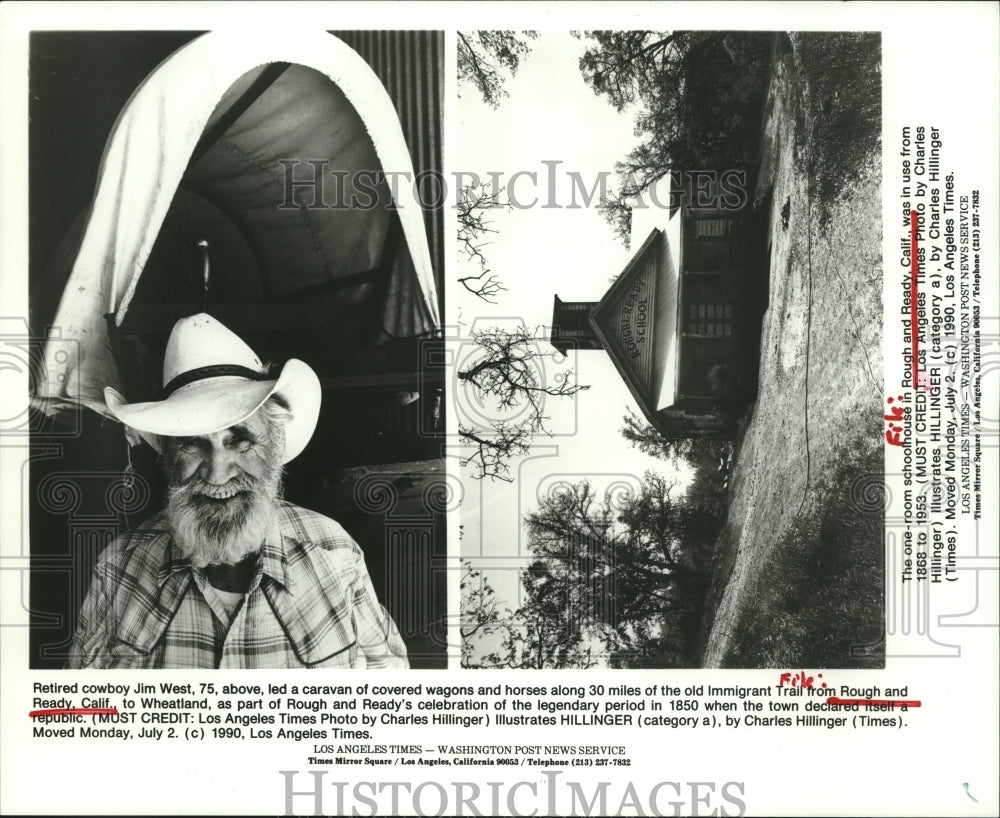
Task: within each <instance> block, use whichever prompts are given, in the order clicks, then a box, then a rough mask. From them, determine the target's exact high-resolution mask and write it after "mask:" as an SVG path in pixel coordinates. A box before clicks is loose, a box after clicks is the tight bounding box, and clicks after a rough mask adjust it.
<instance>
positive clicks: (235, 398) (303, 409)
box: [104, 313, 322, 463]
mask: <svg viewBox="0 0 1000 818" xmlns="http://www.w3.org/2000/svg"><path fill="white" fill-rule="evenodd" d="M163 394H164V396H165V397H164V399H163V400H160V401H147V402H145V403H129V402H128V401H127V400H125V398H124V397H123V396H122V395H121V393H119V392H117V391H116V390H114V389H112V388H111V387H110V386H109V387H107V388H105V390H104V400H105V402H106V403H107V405H108V409H109V410H110V412H111V414H112V415H114V416H115V417H116V418H117V419H118V420H120V421H121V422H122V423H124V424H125V425H126V426H129V427H131V428H132V429H135V431H136V432H138V433H139V434H140V435H141V436H142V438H143V439H144V440H145V441H146V442H147V443H149V445H150V446H152V447H153V448H154V449H156V451H160V441H159V436H160V435H167V436H170V437H189V436H191V435H207V434H212V433H213V432H219V431H222V430H223V429H228V428H229V427H230V426H234V425H236V424H238V423H242V422H243V421H244V420H246V419H247V418H248V417H250V415H252V414H253V413H254V412H256V411H257V410H258V409H259V408H260V407H261V406H262V405H263V404H264V402H265V401H266V400H267V399H268V398H269V397H271V396H272V395H277V396H279V397H281V398H282V399H283V400H284V401H285V402H286V403H287V404H288V409H289V411H290V412H291V415H292V417H291V419H290V420H289V421H288V423H287V424H286V425H285V454H284V457H283V458H282V462H283V463H287V462H289V461H290V460H292V459H293V458H295V457H296V456H298V455H299V454H300V453H301V452H302V450H303V449H304V448H305V447H306V444H307V443H308V442H309V439H310V438H311V437H312V434H313V432H314V431H315V429H316V421H317V420H318V418H319V405H320V401H321V399H322V389H321V387H320V384H319V378H318V377H317V376H316V373H315V372H314V371H313V370H312V368H311V367H310V366H309V365H308V364H306V363H304V362H303V361H300V360H298V359H296V358H291V359H290V360H289V361H288V362H287V363H286V364H285V365H284V366H283V367H282V369H281V373H280V374H279V375H278V377H277V379H272V378H270V377H269V376H268V374H267V371H266V369H265V367H264V365H263V364H262V363H261V361H260V358H258V357H257V355H256V354H255V353H254V351H253V350H252V349H250V347H249V346H247V345H246V344H245V343H244V342H243V340H242V339H241V338H240V337H239V336H237V335H236V334H235V333H234V332H233V331H232V330H230V329H229V328H228V327H226V326H224V325H223V324H221V323H220V322H219V321H217V320H216V319H215V318H213V317H212V316H211V315H207V314H205V313H199V314H198V315H192V316H189V317H187V318H182V319H181V320H180V321H178V322H177V323H176V324H174V328H173V330H171V332H170V339H169V340H168V341H167V351H166V353H165V354H164V356H163Z"/></svg>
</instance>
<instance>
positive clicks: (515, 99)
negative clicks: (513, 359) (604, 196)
mask: <svg viewBox="0 0 1000 818" xmlns="http://www.w3.org/2000/svg"><path fill="white" fill-rule="evenodd" d="M585 48H586V41H581V40H578V39H575V38H574V37H572V36H571V35H570V34H569V33H568V32H543V33H541V35H540V37H539V38H538V39H537V40H535V41H533V42H532V51H531V53H530V54H529V55H528V56H527V57H526V58H525V59H524V60H523V61H522V63H521V66H520V68H519V70H518V72H517V74H516V75H515V76H514V77H513V78H508V80H507V82H506V84H505V88H506V90H507V92H508V97H507V98H506V99H504V100H503V101H502V102H501V103H500V106H499V107H498V108H497V109H496V110H494V109H492V108H490V107H489V106H487V105H486V104H485V103H483V102H482V100H481V99H480V97H479V95H478V93H477V92H476V90H475V89H474V88H472V87H471V86H469V85H466V84H460V86H459V92H460V94H461V99H460V101H459V106H458V108H459V134H460V143H459V145H458V161H459V162H460V166H461V169H462V170H463V171H469V172H476V173H478V174H480V176H482V177H486V175H487V174H488V173H489V172H491V171H497V172H501V173H502V174H503V179H504V181H505V182H506V183H507V184H508V193H511V192H512V193H513V197H514V198H515V199H516V200H517V201H518V203H519V204H520V205H521V206H520V207H515V208H514V209H513V210H512V211H510V212H506V211H503V210H495V211H493V212H492V213H491V219H492V224H491V229H493V230H495V231H497V232H496V233H495V234H493V235H491V236H490V237H489V239H490V244H489V245H488V246H487V247H486V248H485V253H486V255H487V258H488V260H489V263H490V267H491V269H492V270H493V272H495V273H497V274H498V275H499V276H500V278H501V279H502V281H503V284H504V286H505V287H507V291H506V292H502V293H500V295H499V296H498V297H497V298H496V302H497V303H496V304H495V305H490V304H486V303H484V302H483V301H482V300H480V299H477V298H475V297H474V296H471V295H468V294H466V293H464V291H462V290H461V288H459V292H460V293H462V295H461V296H460V298H459V319H460V329H461V331H462V333H463V337H467V336H468V334H469V333H470V332H472V331H474V330H476V329H485V328H487V327H492V326H498V325H509V324H511V323H520V322H522V321H523V322H524V323H525V324H527V326H528V327H530V328H532V329H535V328H537V327H542V326H544V327H545V328H546V330H545V331H544V335H542V337H547V335H548V331H547V328H548V327H549V326H550V325H551V323H552V303H553V296H554V295H556V294H558V295H559V296H560V298H562V299H563V300H573V301H577V300H579V301H590V300H593V301H597V300H599V299H600V298H601V296H603V295H604V293H605V292H606V290H607V289H608V287H609V286H610V283H611V279H612V278H613V277H614V276H616V275H617V274H618V273H620V272H621V271H622V270H623V269H624V267H625V265H626V264H627V262H628V261H629V259H630V258H631V253H630V251H629V250H628V249H626V248H625V247H624V245H623V244H621V243H620V242H619V241H618V240H617V239H616V238H615V236H614V233H613V231H612V228H611V227H610V225H608V224H607V223H606V222H605V221H604V219H603V218H602V216H601V215H600V213H599V212H598V211H597V207H596V205H597V202H596V199H595V201H594V202H593V203H592V205H591V207H589V208H585V207H582V206H580V207H576V208H571V207H568V206H567V205H569V204H570V202H571V199H572V193H573V187H574V185H573V183H572V181H571V179H570V177H569V175H568V174H569V172H576V173H578V174H579V175H580V177H581V179H582V180H584V182H585V184H586V187H587V188H588V189H590V188H591V186H592V185H593V184H594V181H595V180H596V179H597V178H598V174H599V173H601V172H605V173H607V174H608V176H609V181H613V178H614V177H613V173H612V171H613V169H614V164H615V162H616V161H618V160H620V159H622V158H624V157H625V156H626V154H627V153H628V152H629V150H630V149H631V148H632V147H633V146H634V145H635V143H636V137H635V136H634V134H633V115H632V114H630V113H625V114H619V113H617V112H616V111H615V109H614V108H613V107H612V106H611V105H610V104H609V103H608V102H607V101H606V100H605V98H603V97H598V96H596V95H595V94H594V93H593V91H592V90H591V89H590V88H589V87H588V86H587V85H586V84H585V83H584V81H583V77H582V75H581V73H580V70H579V67H578V61H579V58H580V56H581V55H582V53H583V51H584V49H585ZM557 161H558V162H560V164H558V165H556V164H552V163H555V162H557ZM544 162H549V163H550V164H549V165H546V164H543V163H544ZM517 171H527V172H534V173H535V174H536V179H537V184H535V183H534V182H532V180H531V178H530V177H528V176H526V175H522V176H521V177H518V178H516V179H514V180H513V190H512V191H511V190H510V180H511V178H512V175H513V174H515V173H516V172H517ZM553 171H554V176H555V179H556V185H555V187H554V189H551V190H550V188H549V187H548V184H547V179H548V178H549V176H550V175H553ZM536 196H537V197H538V200H539V201H538V202H537V204H536V205H535V206H529V205H530V204H531V202H532V200H533V199H534V198H535V197H536ZM576 201H577V204H581V197H580V194H579V193H577V194H576ZM550 203H555V204H557V205H562V206H560V207H543V206H542V205H545V204H550ZM640 243H641V242H640ZM634 244H635V247H634V249H638V243H634ZM545 349H549V347H548V346H547V345H545ZM471 352H472V350H471V349H465V350H464V351H463V350H460V351H459V353H458V358H457V364H458V365H459V366H461V363H462V360H463V357H464V355H469V354H471ZM567 365H572V366H573V368H574V369H575V372H576V379H577V381H578V382H579V383H581V384H587V385H589V387H590V388H589V389H588V390H586V391H582V392H579V393H577V394H576V395H575V396H573V397H571V398H561V399H553V400H551V401H549V403H548V404H547V406H546V409H547V413H548V414H549V415H550V421H549V423H548V428H549V429H550V430H551V431H552V432H553V437H551V438H549V437H545V436H539V437H536V439H535V443H534V445H533V446H532V450H531V453H530V455H528V456H527V457H524V458H519V459H515V460H514V461H512V466H511V474H512V475H513V476H514V478H515V479H514V482H513V483H503V482H500V481H490V480H482V481H477V480H473V479H469V472H468V471H466V472H465V473H464V474H463V482H464V485H465V498H464V501H463V511H462V521H463V526H464V532H463V540H462V546H461V552H462V555H463V557H467V558H472V559H473V561H474V564H475V566H476V567H477V568H479V569H481V570H483V572H484V575H486V577H487V578H488V580H489V581H490V583H491V585H493V587H494V588H495V589H496V591H497V593H498V596H500V597H501V598H502V599H503V600H504V601H505V602H506V603H507V604H509V605H510V606H511V607H512V608H513V607H516V605H517V594H518V591H519V583H518V571H519V570H520V569H521V568H522V567H523V566H524V565H525V561H526V555H527V550H526V546H527V538H526V535H525V532H524V530H523V527H522V524H521V521H522V519H523V518H524V516H525V515H526V514H528V513H530V512H531V511H533V510H535V509H536V508H537V507H538V498H539V497H542V496H545V495H546V494H547V493H549V492H550V491H552V490H553V488H554V487H555V486H557V485H558V484H560V483H570V484H572V483H577V482H579V481H580V480H583V479H588V480H590V482H591V484H592V485H593V486H594V488H595V490H597V491H598V492H599V493H600V494H601V495H603V494H604V492H605V491H610V492H611V497H612V498H615V497H620V496H622V492H628V491H635V490H636V489H637V488H638V486H639V484H640V482H641V479H642V475H643V473H644V472H645V471H646V470H650V469H651V470H654V471H658V472H660V473H662V474H667V473H669V471H670V467H669V465H668V464H667V463H665V462H664V461H662V460H658V459H654V458H650V457H648V456H646V455H644V454H642V453H641V452H639V451H637V450H636V449H634V448H633V447H632V446H630V445H629V443H628V442H627V441H625V439H624V438H622V436H621V434H620V432H619V429H620V428H621V426H622V418H623V416H624V415H625V414H626V413H627V411H628V410H629V409H631V410H632V411H634V412H636V413H637V414H640V413H639V409H638V406H637V405H636V404H635V402H634V400H633V399H632V397H631V395H630V393H629V391H628V388H627V387H626V386H625V383H624V381H623V380H622V379H621V377H620V376H619V375H618V372H617V370H616V369H615V368H614V365H613V364H612V363H611V359H610V357H609V356H608V355H607V353H606V352H604V351H603V350H586V351H580V352H578V353H576V355H575V360H574V359H573V358H572V357H571V359H570V361H568V362H567V364H564V365H563V366H562V367H559V368H560V369H562V368H565V366H567ZM552 366H553V368H556V367H555V365H554V364H553V365H552ZM461 389H462V387H459V390H460V391H461ZM457 404H458V405H457V414H458V420H459V422H460V423H461V422H463V419H465V418H473V419H474V418H475V417H476V416H477V415H478V414H479V413H478V412H477V407H476V405H475V403H474V396H473V395H465V396H464V397H463V395H462V394H459V395H458V397H457Z"/></svg>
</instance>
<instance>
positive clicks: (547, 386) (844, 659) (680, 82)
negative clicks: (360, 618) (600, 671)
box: [457, 30, 885, 669]
mask: <svg viewBox="0 0 1000 818" xmlns="http://www.w3.org/2000/svg"><path fill="white" fill-rule="evenodd" d="M458 53H459V64H458V69H459V94H460V100H459V107H460V110H461V113H462V118H461V122H460V132H461V134H462V137H461V151H462V158H463V167H468V168H469V169H470V171H471V170H474V169H480V172H481V174H482V176H481V178H482V181H481V182H480V184H479V187H477V188H471V187H470V188H468V193H469V196H468V198H467V200H466V201H467V202H468V204H469V207H468V209H467V210H463V211H460V216H462V217H463V219H464V222H463V223H462V224H461V225H460V229H463V230H464V231H465V232H464V238H465V242H464V243H463V244H462V246H461V247H460V251H464V259H463V261H464V264H465V268H466V269H467V270H468V272H467V273H465V275H466V279H463V281H469V282H474V283H475V284H476V285H479V286H478V289H474V288H471V287H468V286H467V287H466V290H465V291H464V292H462V291H460V296H461V301H460V308H461V311H462V321H463V322H464V324H465V325H466V326H467V327H468V329H467V332H468V334H469V337H470V339H472V340H471V342H470V347H471V349H470V351H469V352H468V354H467V355H466V356H465V358H462V359H460V361H459V364H458V366H459V370H458V372H457V379H458V383H459V386H458V390H459V392H458V396H457V400H458V401H459V405H460V406H462V405H463V404H464V405H465V406H467V407H469V408H468V411H467V412H466V413H465V415H461V414H460V416H459V418H458V423H459V428H460V435H461V437H462V442H463V444H465V445H466V450H465V452H464V454H465V457H464V461H463V462H464V466H465V471H464V475H466V476H467V478H468V479H469V480H470V481H479V484H480V486H479V488H478V489H477V490H476V491H475V492H469V494H470V495H473V496H474V497H475V498H476V501H474V502H470V503H467V504H466V505H465V507H464V508H463V515H464V517H463V521H464V526H463V538H462V546H461V547H462V555H463V558H464V559H465V573H464V575H463V588H462V592H463V595H462V604H463V611H462V629H463V639H464V643H463V664H464V665H465V666H467V667H477V668H489V667H492V668H497V667H510V668H539V669H540V668H586V667H594V668H600V667H613V668H642V667H662V668H670V667H743V668H758V667H798V666H800V665H801V666H808V667H820V668H826V667H833V668H847V667H858V668H861V667H881V666H883V664H884V645H883V644H882V636H881V634H882V633H883V622H884V617H883V607H884V601H885V597H884V588H883V585H884V558H883V545H882V528H883V516H884V511H883V507H884V503H883V497H882V491H883V483H884V478H883V471H884V467H883V454H882V453H883V444H884V439H883V437H882V429H881V421H880V418H879V415H880V414H881V412H880V409H881V395H882V392H883V378H882V331H881V320H880V316H881V311H882V287H883V275H882V261H881V245H882V232H881V229H880V222H879V214H880V210H881V129H882V107H881V106H882V98H881V87H882V85H881V40H880V35H879V34H878V33H866V32H845V33H836V32H816V33H808V32H788V33H786V32H762V31H752V32H738V31H737V32H727V31H700V32H699V31H685V32H671V31H655V30H651V31H584V32H573V33H571V32H563V33H556V32H536V31H519V32H503V31H471V32H460V33H459V49H458ZM528 122H532V123H544V125H543V126H542V127H536V128H525V127H524V124H525V123H528ZM482 133H495V134H498V136H497V138H495V139H493V140H491V141H489V142H484V141H483V140H481V139H480V138H479V135H480V134H482ZM477 271H479V272H478V275H477ZM489 287H492V289H487V288H489ZM488 316H496V318H495V319H494V318H492V317H488ZM463 329H464V327H463Z"/></svg>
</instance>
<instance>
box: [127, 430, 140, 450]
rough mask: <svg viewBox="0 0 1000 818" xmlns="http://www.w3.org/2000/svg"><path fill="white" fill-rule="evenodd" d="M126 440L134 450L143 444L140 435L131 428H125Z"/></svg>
mask: <svg viewBox="0 0 1000 818" xmlns="http://www.w3.org/2000/svg"><path fill="white" fill-rule="evenodd" d="M125 439H126V440H127V441H128V445H129V446H130V447H132V448H135V447H136V446H138V445H139V444H140V443H142V438H141V437H139V433H138V432H137V431H136V430H135V429H133V428H132V427H131V426H126V427H125Z"/></svg>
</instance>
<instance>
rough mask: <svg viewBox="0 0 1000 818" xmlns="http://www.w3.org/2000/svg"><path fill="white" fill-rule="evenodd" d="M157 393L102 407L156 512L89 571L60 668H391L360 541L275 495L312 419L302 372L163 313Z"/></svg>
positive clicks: (227, 335) (313, 397)
mask: <svg viewBox="0 0 1000 818" xmlns="http://www.w3.org/2000/svg"><path fill="white" fill-rule="evenodd" d="M163 383H164V387H163V392H164V395H165V397H164V399H163V400H161V401H154V402H148V403H138V404H130V403H128V402H127V401H126V400H125V399H124V398H123V397H122V396H121V395H120V394H118V393H117V392H116V391H115V390H113V389H110V388H108V389H106V390H105V399H106V402H107V404H108V408H109V410H110V412H111V413H112V414H113V415H114V416H115V417H116V418H117V419H118V420H120V421H121V422H122V423H123V424H125V426H126V427H128V428H130V429H132V430H134V431H135V432H137V433H138V434H139V435H140V436H141V437H143V438H144V439H145V440H146V441H147V442H148V443H149V444H150V445H152V446H153V448H154V449H156V450H157V451H158V452H159V453H160V455H161V458H162V461H163V465H164V467H165V469H166V473H167V479H168V499H167V507H166V509H165V510H164V511H162V512H160V513H158V514H155V515H153V516H152V517H151V518H150V519H148V520H147V521H146V522H144V523H143V524H142V525H140V526H138V527H137V528H135V529H133V530H132V531H129V532H128V533H126V534H124V535H123V536H121V537H120V538H118V540H116V541H115V542H114V543H113V544H112V545H111V546H109V547H108V548H107V549H106V550H105V551H104V553H103V554H101V557H100V560H99V562H98V565H97V567H96V568H95V571H94V578H93V581H92V583H91V586H90V591H89V592H88V594H87V598H86V600H85V601H84V604H83V608H82V610H81V612H80V621H79V626H78V630H77V633H76V637H75V639H74V642H73V647H72V649H71V655H70V661H69V666H70V667H73V668H79V667H93V668H213V667H214V668H218V667H221V668H286V667H341V668H348V667H352V668H353V667H406V666H407V662H406V649H405V647H404V646H403V643H402V640H401V639H400V636H399V632H398V631H397V629H396V626H395V624H394V623H393V621H392V619H391V618H390V617H389V615H388V613H387V612H386V611H385V609H384V608H382V607H381V606H380V605H379V603H378V601H377V599H376V597H375V592H374V590H373V588H372V583H371V579H370V578H369V576H368V571H367V569H366V568H365V564H364V558H363V555H362V553H361V549H360V548H359V547H358V546H357V544H356V543H355V542H354V541H353V540H352V539H351V538H350V537H349V536H348V534H347V533H346V532H345V531H344V529H343V528H342V527H341V526H340V525H339V524H338V523H336V522H334V521H333V520H330V519H328V518H326V517H323V516H322V515H320V514H317V513H315V512H313V511H308V510H306V509H303V508H299V507H298V506H294V505H292V504H290V503H287V502H284V501H282V499H281V473H282V465H283V464H284V463H287V462H288V461H289V460H291V459H292V458H294V457H295V456H296V455H298V454H299V453H300V452H301V451H302V450H303V449H304V448H305V446H306V444H307V443H308V441H309V438H310V437H311V436H312V433H313V431H314V429H315V427H316V421H317V418H318V416H319V404H320V396H321V390H320V385H319V380H318V378H317V377H316V374H315V373H314V372H313V371H312V369H311V368H310V367H309V366H308V365H306V364H305V363H303V362H302V361H298V360H295V359H292V360H290V361H288V362H287V363H286V364H285V366H284V367H283V368H282V370H281V373H280V375H279V376H278V378H277V379H272V378H269V377H268V375H267V374H266V372H265V368H264V366H263V365H262V364H261V362H260V359H258V358H257V356H256V355H255V354H254V352H253V350H251V349H250V347H248V346H247V345H246V344H245V343H244V342H243V341H242V340H241V339H240V338H238V337H237V336H236V335H235V334H233V333H232V332H231V331H230V330H229V329H227V328H226V327H224V326H223V325H222V324H221V323H219V322H218V321H217V320H215V319H214V318H212V317H211V316H209V315H205V314H201V315H195V316H191V317H189V318H183V319H181V320H180V321H178V322H177V324H176V325H175V326H174V328H173V331H172V333H171V335H170V339H169V341H168V343H167V349H166V354H165V356H164V365H163Z"/></svg>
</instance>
